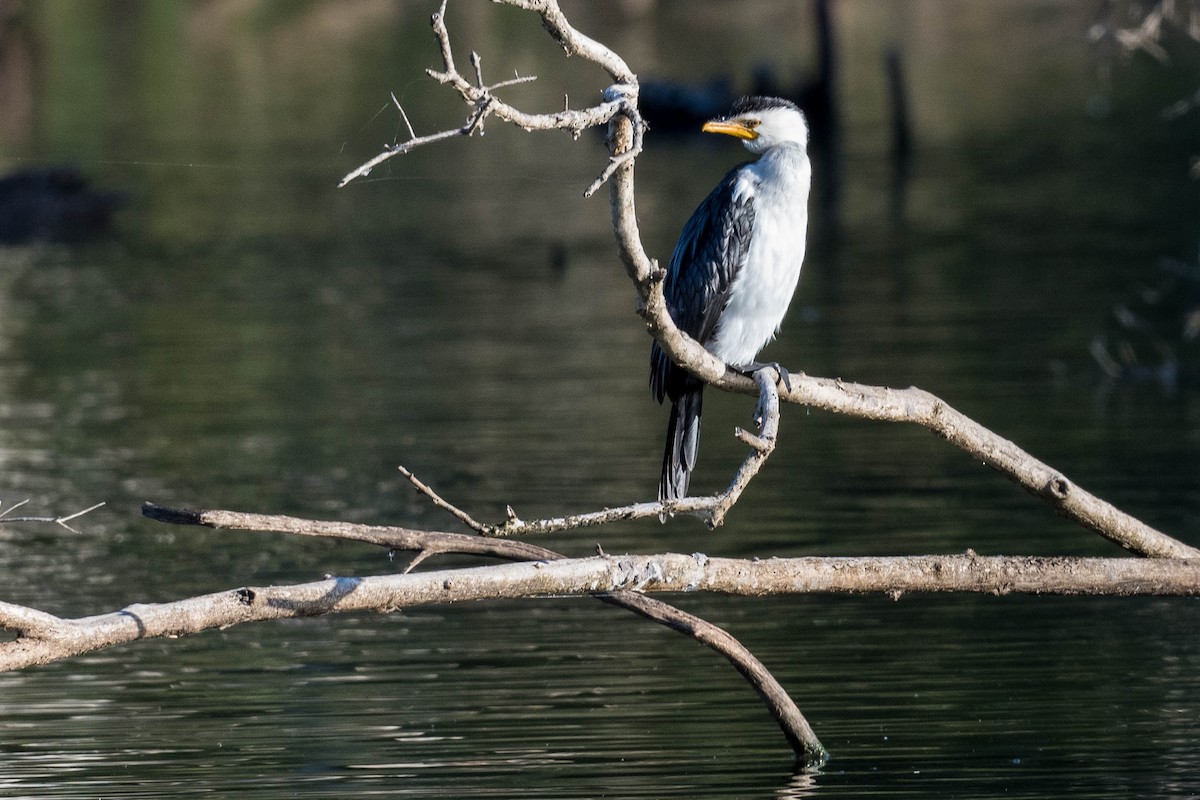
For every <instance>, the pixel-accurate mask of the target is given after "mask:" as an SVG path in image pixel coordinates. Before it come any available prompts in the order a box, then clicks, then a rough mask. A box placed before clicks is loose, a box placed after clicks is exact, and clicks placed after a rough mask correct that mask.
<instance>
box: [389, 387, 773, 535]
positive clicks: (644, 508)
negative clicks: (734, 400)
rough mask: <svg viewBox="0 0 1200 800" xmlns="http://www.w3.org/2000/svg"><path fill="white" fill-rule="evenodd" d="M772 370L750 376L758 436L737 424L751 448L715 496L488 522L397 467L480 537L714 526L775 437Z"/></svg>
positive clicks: (758, 466)
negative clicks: (695, 522)
mask: <svg viewBox="0 0 1200 800" xmlns="http://www.w3.org/2000/svg"><path fill="white" fill-rule="evenodd" d="M775 375H777V372H776V370H775V368H774V367H767V368H764V369H760V370H758V371H756V372H755V374H754V381H755V382H756V383H757V385H758V387H759V390H760V392H761V394H760V395H759V403H758V410H757V411H756V413H755V418H756V422H757V423H758V424H759V426H760V435H758V436H755V435H754V434H751V433H747V432H746V431H744V430H741V429H740V428H739V429H737V430H736V431H735V432H734V433H735V436H736V437H737V438H738V439H739V440H741V441H742V442H743V443H745V444H746V445H748V446H749V447H750V453H749V454H748V455H747V456H746V458H745V460H743V462H742V464H741V466H740V467H739V468H738V470H737V472H736V473H734V477H733V480H732V481H731V482H730V484H729V486H727V487H726V488H725V490H724V491H722V492H719V493H717V494H715V495H709V496H705V497H685V498H683V499H681V500H673V501H668V502H656V503H633V504H631V505H626V506H619V507H616V508H606V509H604V510H602V511H592V512H587V513H583V514H571V515H567V516H562V517H549V518H546V519H538V520H523V519H521V518H520V517H518V516H517V514H516V512H515V511H513V510H512V508H511V507H509V508H508V513H507V516H506V518H505V520H504V522H502V523H500V524H498V525H488V524H487V523H485V522H480V521H478V520H476V519H475V518H474V517H472V516H471V515H470V514H468V513H467V512H466V511H464V510H463V509H461V508H459V507H458V506H456V505H454V504H453V503H451V502H450V501H448V500H446V499H445V498H443V497H442V496H441V495H439V494H438V493H437V492H435V491H434V490H433V489H432V488H431V487H430V486H429V485H428V484H426V483H424V482H423V481H421V480H420V479H419V478H417V476H416V475H414V474H413V473H412V472H411V471H409V470H408V469H406V468H405V467H400V472H401V473H402V474H403V475H404V477H406V478H408V480H409V482H410V483H412V485H413V487H414V488H416V490H417V491H419V492H420V493H421V494H424V495H425V496H426V497H428V498H429V499H430V500H431V501H432V502H433V504H434V505H436V506H437V507H438V508H441V509H443V510H444V511H447V512H449V513H450V514H452V515H454V517H455V518H456V519H458V520H459V521H461V522H463V523H464V524H465V525H467V526H468V527H470V528H471V529H472V530H474V531H476V532H478V533H481V534H483V535H484V536H499V537H515V536H528V535H533V534H543V533H553V532H555V531H566V530H577V529H580V528H591V527H596V526H598V525H607V524H609V523H612V522H617V521H619V520H634V519H651V518H655V517H662V516H663V515H664V514H672V515H674V514H688V515H690V516H695V517H699V518H700V519H702V520H703V521H704V523H705V524H706V525H708V526H709V527H713V528H715V527H718V526H720V525H721V524H722V523H723V522H724V520H725V515H726V514H727V513H728V512H729V509H731V508H732V507H733V506H734V504H735V503H737V501H738V498H740V497H741V495H742V492H743V491H745V489H746V487H747V486H749V485H750V481H751V480H753V479H754V476H755V475H757V474H758V472H759V470H760V469H762V466H763V464H764V463H766V460H767V458H769V457H770V455H771V453H772V452H774V450H775V438H776V434H777V433H778V430H779V390H778V388H777V387H776V385H775V377H774V376H775Z"/></svg>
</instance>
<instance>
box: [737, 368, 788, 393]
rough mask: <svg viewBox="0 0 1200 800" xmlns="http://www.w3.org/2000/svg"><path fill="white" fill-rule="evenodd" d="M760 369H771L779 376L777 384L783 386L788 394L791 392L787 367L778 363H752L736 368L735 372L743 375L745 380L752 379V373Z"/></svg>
mask: <svg viewBox="0 0 1200 800" xmlns="http://www.w3.org/2000/svg"><path fill="white" fill-rule="evenodd" d="M760 369H773V370H775V374H776V375H778V376H779V382H780V383H782V384H783V388H784V389H787V390H788V391H789V392H790V391H792V373H790V372H788V370H787V367H785V366H783V365H782V364H780V363H779V362H778V361H767V362H766V363H763V362H760V361H752V362H750V363H749V364H747V365H746V366H744V367H738V368H737V371H738V372H740V373H742V374H743V375H745V376H746V377H747V378H752V377H754V373H756V372H758V371H759V370H760Z"/></svg>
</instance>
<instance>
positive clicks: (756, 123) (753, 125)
mask: <svg viewBox="0 0 1200 800" xmlns="http://www.w3.org/2000/svg"><path fill="white" fill-rule="evenodd" d="M743 124H744V125H745V126H746V127H747V128H750V129H751V130H753V129H755V128H757V127H758V126H759V125H762V120H761V119H748V120H746V121H745V122H744V123H743Z"/></svg>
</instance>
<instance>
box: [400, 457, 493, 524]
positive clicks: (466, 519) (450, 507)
mask: <svg viewBox="0 0 1200 800" xmlns="http://www.w3.org/2000/svg"><path fill="white" fill-rule="evenodd" d="M398 469H399V470H400V474H401V475H403V476H404V477H406V478H408V481H409V483H411V484H412V485H413V488H415V489H416V490H417V491H418V492H420V493H421V494H423V495H425V496H426V497H428V498H429V499H430V501H431V502H432V503H433V504H434V505H435V506H437V507H438V508H440V509H442V510H443V511H447V512H449V513H450V514H452V515H453V516H454V517H455V518H456V519H457V520H458V521H459V522H462V523H463V524H464V525H466V526H467V527H468V528H470V529H471V530H473V531H475V532H476V533H482V534H487V533H489V532H490V531H491V527H492V526H491V525H487V524H485V523H483V522H480V521H478V520H477V519H475V518H474V517H472V516H471V515H470V514H468V513H467V512H466V511H463V510H462V509H461V508H459V507H458V506H456V505H454V504H453V503H450V502H448V501H446V500H443V499H442V496H441V495H439V494H438V493H437V492H435V491H434V490H433V488H432V487H430V486H429V485H428V484H427V483H425V482H424V481H422V480H421V479H420V478H418V477H417V476H416V475H414V474H413V472H412V470H410V469H408V468H407V467H405V466H404V465H403V464H401V465H400V466H399V467H398Z"/></svg>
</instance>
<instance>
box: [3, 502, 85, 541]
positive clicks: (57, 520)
mask: <svg viewBox="0 0 1200 800" xmlns="http://www.w3.org/2000/svg"><path fill="white" fill-rule="evenodd" d="M28 502H29V499H28V498H26V499H24V500H22V501H20V502H19V503H14V504H13V505H11V506H9V507H8V509H7V510H5V511H3V512H0V520H2V521H4V522H52V523H54V524H55V525H59V526H61V527H63V528H66V529H67V530H69V531H70V532H71V533H79V531H77V530H75V529H74V528H72V527H71V526H70V525H68V524H67V523H68V522H70V521H71V520H73V519H78V518H79V517H82V516H83V515H84V514H88V513H90V512H92V511H95V510H96V509H97V508H100V507H102V506H103V505H104V502H103V501H101V502H99V503H96V504H95V505H92V506H88V507H87V508H85V509H83V510H82V511H76V512H74V513H73V514H65V515H62V516H58V517H13V516H10V515H11V514H12V512H13V511H15V510H17V509H18V508H20V507H21V506H23V505H25V504H26V503H28Z"/></svg>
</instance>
